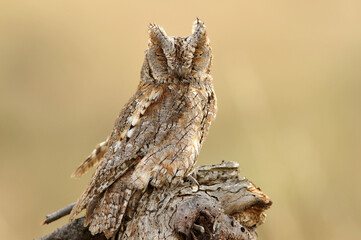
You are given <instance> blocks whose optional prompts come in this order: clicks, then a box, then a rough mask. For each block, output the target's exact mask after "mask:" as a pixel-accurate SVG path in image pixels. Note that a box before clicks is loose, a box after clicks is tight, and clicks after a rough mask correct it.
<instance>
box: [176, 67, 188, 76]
mask: <svg viewBox="0 0 361 240" xmlns="http://www.w3.org/2000/svg"><path fill="white" fill-rule="evenodd" d="M177 73H178V76H179V77H185V76H186V75H187V73H188V71H187V68H186V67H184V66H183V65H178V66H177Z"/></svg>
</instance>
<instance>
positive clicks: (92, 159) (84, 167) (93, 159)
mask: <svg viewBox="0 0 361 240" xmlns="http://www.w3.org/2000/svg"><path fill="white" fill-rule="evenodd" d="M108 141H109V137H108V138H107V140H105V141H104V142H101V143H99V144H98V145H97V146H96V147H95V149H94V150H93V152H92V153H91V154H90V155H89V156H88V157H87V159H85V161H84V162H82V164H80V165H79V166H78V168H77V169H76V170H75V172H73V174H72V175H71V177H72V178H76V177H80V176H82V175H83V174H84V173H86V172H87V171H88V170H89V169H90V168H92V167H93V166H94V165H95V164H97V163H98V162H100V160H101V159H102V158H103V156H104V154H105V153H106V152H107V150H108Z"/></svg>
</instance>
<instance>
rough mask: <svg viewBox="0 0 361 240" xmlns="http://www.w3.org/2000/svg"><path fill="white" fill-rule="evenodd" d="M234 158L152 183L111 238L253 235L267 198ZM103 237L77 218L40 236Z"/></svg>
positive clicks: (243, 239) (237, 238) (241, 238)
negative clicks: (187, 176)
mask: <svg viewBox="0 0 361 240" xmlns="http://www.w3.org/2000/svg"><path fill="white" fill-rule="evenodd" d="M238 166H239V165H238V163H235V162H222V163H221V164H217V165H210V166H200V167H197V168H196V170H195V171H194V173H193V174H192V176H193V177H194V178H195V179H196V180H197V182H198V183H199V186H198V185H197V184H195V183H194V182H192V181H189V180H185V181H184V182H183V183H182V184H179V185H178V186H176V187H172V188H170V187H168V188H160V189H156V188H152V187H149V188H148V190H147V191H146V192H145V193H144V194H143V195H142V196H138V197H139V202H138V204H137V206H133V208H132V209H134V210H132V211H128V212H127V217H126V218H125V221H124V222H123V224H122V226H121V227H120V230H119V232H118V234H117V235H116V236H115V237H114V239H124V240H125V239H167V240H181V239H198V240H202V239H232V240H251V239H252V240H255V239H257V234H256V228H257V227H258V226H259V225H260V224H262V223H263V222H264V221H265V217H266V215H265V213H264V211H265V210H266V209H268V208H269V207H270V206H271V204H272V202H271V200H270V199H269V198H268V197H267V196H266V195H265V194H264V193H263V192H262V191H261V190H260V189H259V188H257V187H256V186H255V185H254V184H253V183H252V182H250V181H249V180H247V179H246V178H241V177H239V176H238V174H239V170H238ZM40 239H41V240H48V239H64V240H65V239H68V240H78V239H93V240H95V239H106V238H105V236H104V235H103V234H97V235H95V236H92V235H91V233H90V232H89V231H88V230H87V228H85V227H84V226H83V218H79V219H76V220H74V221H73V222H71V223H70V224H67V225H64V226H63V227H60V228H58V229H57V230H55V231H54V232H53V233H51V234H49V235H47V236H45V237H42V238H40Z"/></svg>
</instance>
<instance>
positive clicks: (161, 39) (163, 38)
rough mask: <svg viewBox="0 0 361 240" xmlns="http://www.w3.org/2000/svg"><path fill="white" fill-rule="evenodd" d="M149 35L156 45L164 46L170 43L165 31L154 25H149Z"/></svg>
mask: <svg viewBox="0 0 361 240" xmlns="http://www.w3.org/2000/svg"><path fill="white" fill-rule="evenodd" d="M148 33H149V38H150V41H151V43H153V44H155V45H160V46H163V45H164V44H165V43H166V42H168V41H169V38H168V36H167V34H166V33H165V31H164V29H163V28H162V27H160V26H158V25H156V24H154V23H151V24H149V28H148Z"/></svg>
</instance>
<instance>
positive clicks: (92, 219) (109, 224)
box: [84, 180, 134, 238]
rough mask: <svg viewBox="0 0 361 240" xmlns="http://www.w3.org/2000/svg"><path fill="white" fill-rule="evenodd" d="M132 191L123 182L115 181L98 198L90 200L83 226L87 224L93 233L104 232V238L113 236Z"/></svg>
mask: <svg viewBox="0 0 361 240" xmlns="http://www.w3.org/2000/svg"><path fill="white" fill-rule="evenodd" d="M133 193H134V190H133V189H131V188H129V187H128V186H127V185H126V184H125V183H124V182H122V181H120V180H118V181H117V182H115V183H114V184H113V185H112V186H111V187H109V188H108V189H107V190H106V191H105V192H104V193H103V194H102V195H101V196H100V198H96V199H94V200H93V201H92V202H90V204H89V205H88V207H87V211H86V215H85V220H84V226H88V225H89V230H90V232H91V233H92V234H93V235H95V234H97V233H100V232H104V234H105V236H106V238H110V237H112V236H114V234H115V233H116V232H117V230H118V228H119V226H120V224H121V223H122V219H123V217H124V214H125V213H126V210H127V207H128V203H129V201H130V199H131V197H132V195H133Z"/></svg>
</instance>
